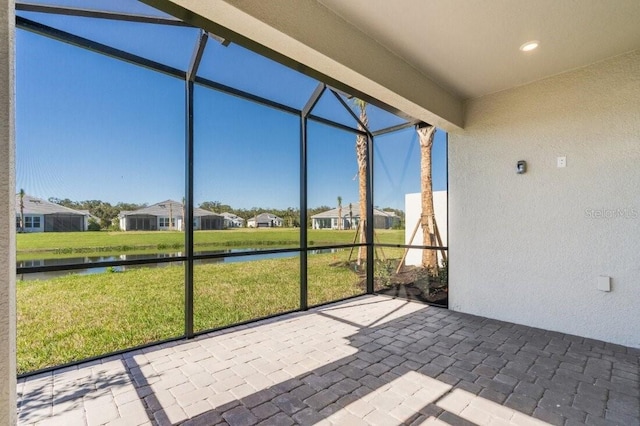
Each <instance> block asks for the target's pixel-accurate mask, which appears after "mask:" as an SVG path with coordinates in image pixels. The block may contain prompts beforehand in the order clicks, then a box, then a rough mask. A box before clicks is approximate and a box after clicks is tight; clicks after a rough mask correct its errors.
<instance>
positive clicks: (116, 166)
mask: <svg viewBox="0 0 640 426" xmlns="http://www.w3.org/2000/svg"><path fill="white" fill-rule="evenodd" d="M57 3H60V2H57ZM65 3H66V4H70V5H74V4H75V5H78V2H75V3H74V2H73V1H70V0H69V1H68V2H65ZM119 3H121V4H125V3H127V2H117V3H115V5H117V4H119ZM116 9H118V8H117V7H116ZM120 10H128V9H126V8H124V7H123V8H122V9H120ZM143 12H144V11H143ZM23 15H24V16H28V17H29V18H30V19H34V20H38V21H40V22H43V23H46V24H48V25H51V26H54V27H56V28H60V29H64V30H68V31H72V32H74V33H76V34H79V35H82V36H84V37H87V38H90V39H93V40H97V41H100V42H103V43H107V44H110V45H113V46H115V47H117V48H120V49H123V50H127V51H131V52H132V53H135V54H138V55H141V56H145V57H148V58H150V59H153V60H156V61H158V62H161V63H165V64H168V65H171V66H174V67H177V68H181V69H185V67H186V64H187V63H188V60H189V57H190V56H191V51H192V50H193V45H194V42H195V39H196V34H197V33H196V32H195V30H194V29H188V28H168V27H159V26H155V25H144V24H132V23H115V24H116V25H114V22H110V21H100V20H90V19H89V20H88V19H86V18H69V17H66V18H63V19H61V18H57V17H51V16H46V15H36V14H23ZM16 50H17V52H16V62H17V63H16V71H17V72H16V93H17V95H16V99H17V101H16V139H17V171H16V176H17V189H19V188H24V189H25V191H26V192H27V193H29V194H31V195H34V196H37V197H42V198H49V197H57V198H70V199H72V200H85V199H101V200H104V201H109V202H112V203H116V202H119V201H123V202H136V203H142V202H145V203H150V204H151V203H155V202H158V201H162V200H165V199H168V198H172V199H176V200H179V199H181V198H182V196H183V193H184V138H185V129H184V108H185V106H184V82H182V81H181V80H179V79H176V78H173V77H168V76H165V75H162V74H159V73H157V72H154V71H150V70H147V69H144V68H141V67H138V66H135V65H131V64H127V63H124V62H121V61H118V60H115V59H111V58H108V57H104V56H102V55H98V54H95V53H92V52H89V51H86V50H83V49H79V48H76V47H73V46H70V45H67V44H64V43H61V42H57V41H54V40H50V39H47V38H44V37H41V36H38V35H35V34H31V33H28V32H25V31H22V30H18V31H17V49H16ZM200 75H201V76H203V77H205V78H208V79H211V80H214V81H218V82H221V83H224V84H227V85H230V86H234V87H238V88H240V89H242V90H245V91H249V92H253V93H256V94H258V95H260V96H264V97H267V98H269V99H273V100H276V101H277V102H281V103H284V104H287V105H290V106H293V107H295V108H300V107H301V106H302V105H303V104H304V102H306V100H307V99H308V97H309V95H310V94H311V92H312V91H313V89H314V88H315V86H316V85H317V82H316V81H314V80H313V79H311V78H309V77H306V76H304V75H302V74H299V73H297V72H295V71H293V70H290V69H288V68H286V67H283V66H281V65H279V64H276V63H274V62H272V61H270V60H267V59H265V58H262V57H260V56H257V55H255V54H253V53H251V52H248V51H246V50H245V49H242V48H240V47H238V46H236V45H233V44H232V45H230V46H229V47H224V46H222V45H220V44H218V43H216V42H215V41H213V40H210V42H209V44H208V45H207V50H206V52H205V55H204V57H203V62H202V65H201V68H200ZM347 102H350V101H348V100H347ZM313 113H314V114H316V115H319V116H323V117H325V118H329V119H332V120H335V121H339V122H341V123H344V124H348V125H351V126H355V122H354V120H353V119H352V118H351V116H350V115H349V114H348V113H347V112H346V111H345V110H344V109H343V107H342V106H341V105H340V104H339V102H338V101H337V100H336V99H335V98H334V97H333V95H332V94H330V93H328V92H326V93H325V95H324V96H323V98H322V100H321V101H320V102H319V103H318V105H317V106H316V108H315V109H314V111H313ZM369 118H370V125H371V128H373V129H379V128H383V127H387V126H389V125H393V124H397V123H398V122H400V121H401V120H400V119H399V118H398V117H395V116H393V115H391V114H389V113H386V112H384V111H382V110H379V109H377V108H375V107H372V106H370V107H369ZM299 134H300V128H299V119H298V117H297V116H295V115H291V114H288V113H284V112H282V111H278V110H275V109H272V108H268V107H264V106H261V105H257V104H254V103H252V102H248V101H245V100H242V99H239V98H236V97H232V96H229V95H226V94H222V93H219V92H215V91H212V90H210V89H207V88H204V87H200V86H197V88H196V93H195V153H196V159H195V164H194V168H195V183H194V185H195V186H194V189H195V200H196V203H201V202H203V201H220V202H222V203H224V204H230V205H232V206H233V207H238V208H251V207H274V208H287V207H298V205H299V167H300V165H299ZM445 141H446V135H445V134H444V132H440V131H438V132H437V134H436V141H435V144H434V169H433V173H434V190H443V189H446V143H445ZM354 145H355V135H354V134H353V133H350V132H345V131H342V130H338V129H335V128H333V127H329V126H326V125H323V124H319V123H316V122H311V123H310V125H309V181H308V188H309V205H310V206H317V205H335V204H336V198H337V197H338V196H341V197H342V198H343V203H346V204H348V203H349V202H356V201H357V197H358V192H357V191H358V182H357V178H355V176H356V173H357V167H356V162H355V150H354ZM419 159H420V157H419V148H418V140H417V136H416V134H415V130H413V129H406V130H404V131H401V132H397V133H394V134H392V135H386V136H380V137H378V138H376V144H375V148H374V161H375V180H374V184H375V189H374V198H375V200H374V202H375V204H376V205H379V206H381V207H395V208H402V205H403V202H404V201H403V200H404V194H405V193H407V192H418V191H419V190H420V183H419V182H420V180H419V179H420V176H419Z"/></svg>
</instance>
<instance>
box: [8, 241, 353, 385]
mask: <svg viewBox="0 0 640 426" xmlns="http://www.w3.org/2000/svg"><path fill="white" fill-rule="evenodd" d="M348 255H349V251H348V250H344V251H341V252H338V253H331V254H322V255H312V256H309V263H308V265H309V268H308V275H309V279H308V283H309V289H308V291H309V304H310V305H314V304H319V303H323V302H328V301H331V300H337V299H340V298H344V297H347V296H352V295H356V294H360V293H363V292H364V287H363V285H362V282H361V280H362V278H361V276H360V275H358V274H357V273H356V272H354V269H353V268H349V267H346V266H345V261H346V259H347V257H348ZM299 269H300V266H299V258H298V257H293V258H285V259H270V260H259V261H250V262H236V263H222V262H221V263H215V264H207V265H197V266H196V269H195V271H194V293H195V301H194V310H195V315H194V323H195V329H196V331H198V330H206V329H210V328H214V327H220V326H224V325H229V324H233V323H237V322H240V321H245V320H249V319H254V318H259V317H263V316H266V315H270V314H275V313H279V312H284V311H288V310H293V309H297V308H298V307H299V300H300V294H299V284H298V283H299V280H300V278H299ZM17 300H18V306H17V308H18V372H19V373H25V372H28V371H34V370H37V369H41V368H45V367H48V366H54V365H59V364H63V363H67V362H70V361H74V360H80V359H83V358H87V357H91V356H96V355H100V354H104V353H108V352H112V351H116V350H120V349H126V348H130V347H133V346H137V345H141V344H144V343H149V342H153V341H157V340H161V339H165V338H170V337H175V336H180V335H182V334H183V332H184V268H183V267H182V266H167V267H162V268H140V269H131V270H127V271H126V272H119V273H108V272H107V273H102V274H94V275H77V274H74V275H68V276H64V277H61V278H55V279H50V280H46V281H21V282H18V284H17Z"/></svg>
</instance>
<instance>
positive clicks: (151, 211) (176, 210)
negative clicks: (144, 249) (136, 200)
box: [119, 200, 220, 217]
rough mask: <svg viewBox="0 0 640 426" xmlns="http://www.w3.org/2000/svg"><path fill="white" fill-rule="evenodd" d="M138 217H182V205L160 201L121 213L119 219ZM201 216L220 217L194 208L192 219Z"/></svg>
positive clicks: (172, 201) (170, 201) (169, 201)
mask: <svg viewBox="0 0 640 426" xmlns="http://www.w3.org/2000/svg"><path fill="white" fill-rule="evenodd" d="M134 215H135V216H138V215H149V216H162V217H168V216H169V215H172V216H174V217H182V203H179V202H177V201H174V200H166V201H161V202H159V203H156V204H152V205H150V206H148V207H143V208H141V209H138V210H133V211H121V212H120V215H119V216H120V217H124V216H134ZM203 216H218V217H219V216H220V215H219V214H216V213H214V212H211V211H209V210H205V209H201V208H199V207H196V208H194V209H193V217H203Z"/></svg>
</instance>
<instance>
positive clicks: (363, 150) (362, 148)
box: [353, 99, 369, 265]
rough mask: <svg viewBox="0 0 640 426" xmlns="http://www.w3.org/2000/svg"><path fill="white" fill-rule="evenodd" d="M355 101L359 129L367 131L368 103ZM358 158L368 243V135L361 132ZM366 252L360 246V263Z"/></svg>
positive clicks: (362, 231) (362, 220)
mask: <svg viewBox="0 0 640 426" xmlns="http://www.w3.org/2000/svg"><path fill="white" fill-rule="evenodd" d="M353 103H354V104H355V105H356V106H357V107H358V108H359V109H360V123H362V124H360V123H358V130H360V131H363V132H364V131H366V129H365V127H367V126H368V125H369V118H368V117H367V103H366V102H365V101H363V100H361V99H354V101H353ZM363 126H365V127H363ZM356 159H357V161H358V184H359V185H358V192H359V195H360V222H359V223H358V227H359V228H360V243H361V244H364V243H366V236H365V224H366V217H367V136H366V135H363V134H361V133H358V134H357V135H356ZM366 253H367V250H366V247H365V246H360V248H359V249H358V261H357V264H358V265H360V264H361V262H362V259H364V258H365V257H366Z"/></svg>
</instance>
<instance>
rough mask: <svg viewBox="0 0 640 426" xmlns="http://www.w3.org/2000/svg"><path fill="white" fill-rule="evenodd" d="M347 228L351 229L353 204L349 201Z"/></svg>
mask: <svg viewBox="0 0 640 426" xmlns="http://www.w3.org/2000/svg"><path fill="white" fill-rule="evenodd" d="M349 229H353V205H352V204H351V203H349Z"/></svg>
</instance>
